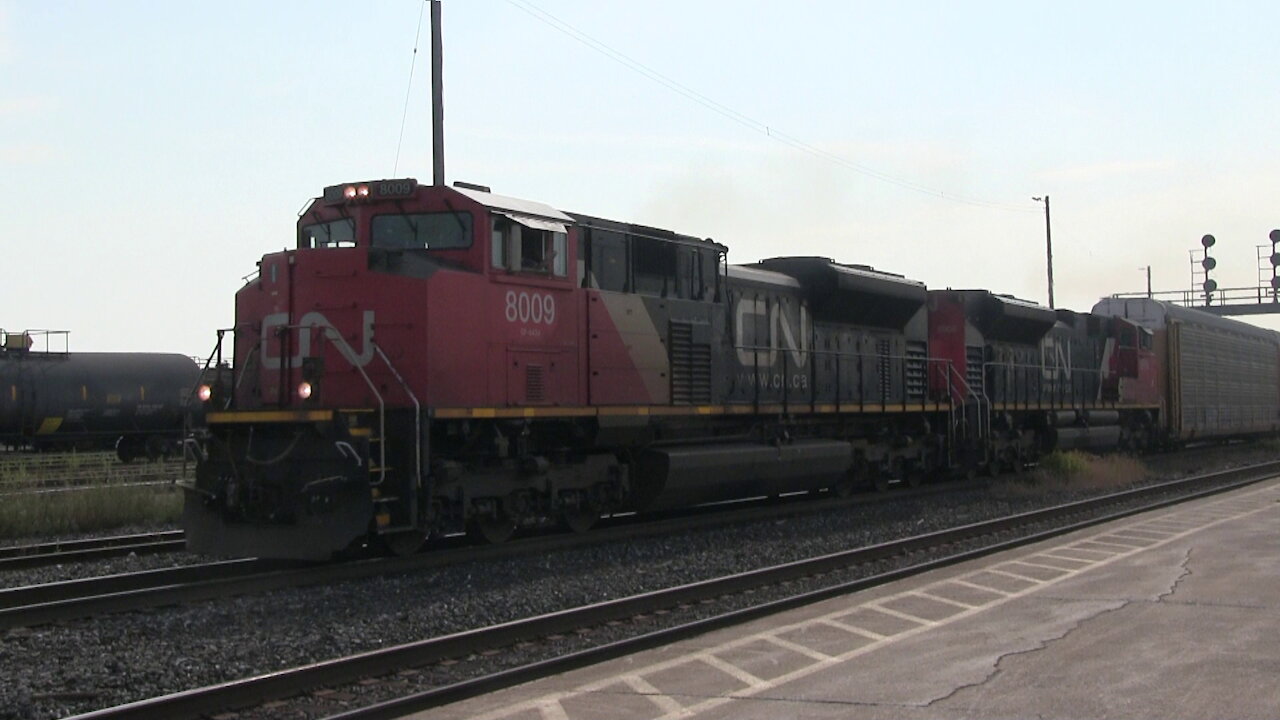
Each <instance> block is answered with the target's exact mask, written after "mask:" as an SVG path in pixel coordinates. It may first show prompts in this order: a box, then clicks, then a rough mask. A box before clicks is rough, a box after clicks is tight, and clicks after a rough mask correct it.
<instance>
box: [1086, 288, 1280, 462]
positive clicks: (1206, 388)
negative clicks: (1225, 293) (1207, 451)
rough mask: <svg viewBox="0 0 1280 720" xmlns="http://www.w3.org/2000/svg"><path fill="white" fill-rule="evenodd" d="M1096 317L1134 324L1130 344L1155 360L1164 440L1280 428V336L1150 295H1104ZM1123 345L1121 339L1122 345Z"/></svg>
mask: <svg viewBox="0 0 1280 720" xmlns="http://www.w3.org/2000/svg"><path fill="white" fill-rule="evenodd" d="M1093 312H1094V314H1095V315H1104V316H1113V317H1117V318H1125V319H1127V320H1130V321H1133V322H1135V323H1137V324H1139V325H1140V326H1141V327H1142V329H1143V330H1142V332H1141V333H1140V334H1139V335H1138V336H1137V337H1135V338H1132V339H1131V340H1130V341H1129V342H1130V343H1133V344H1137V345H1138V346H1139V347H1140V348H1142V349H1148V350H1150V351H1151V352H1150V353H1147V354H1149V355H1151V356H1153V357H1158V358H1163V359H1164V361H1163V362H1159V363H1157V362H1154V361H1153V362H1152V366H1153V368H1154V369H1155V372H1154V373H1151V378H1150V379H1151V382H1153V383H1155V384H1156V385H1157V386H1158V387H1159V388H1160V389H1161V391H1159V392H1157V393H1156V394H1157V395H1158V396H1159V398H1160V409H1159V410H1160V411H1159V414H1158V418H1159V420H1160V422H1159V423H1158V424H1156V423H1154V422H1153V423H1152V424H1151V426H1150V428H1149V431H1150V432H1149V435H1150V437H1151V438H1153V439H1154V440H1158V441H1160V442H1165V443H1178V442H1190V441H1194V440H1201V439H1213V438H1221V437H1241V436H1256V435H1269V434H1274V433H1275V432H1276V431H1277V430H1278V429H1280V334H1277V333H1276V332H1275V331H1272V330H1266V329H1264V328H1259V327H1255V326H1253V325H1249V324H1247V323H1242V322H1237V321H1235V320H1231V319H1228V318H1222V317H1218V316H1216V315H1211V314H1209V313H1204V312H1200V311H1198V310H1192V309H1189V308H1185V307H1179V306H1177V305H1172V304H1170V303H1166V302H1161V301H1158V300H1152V299H1148V298H1104V299H1102V300H1101V301H1099V302H1098V303H1097V304H1096V305H1094V307H1093ZM1123 345H1124V342H1123V341H1122V346H1123Z"/></svg>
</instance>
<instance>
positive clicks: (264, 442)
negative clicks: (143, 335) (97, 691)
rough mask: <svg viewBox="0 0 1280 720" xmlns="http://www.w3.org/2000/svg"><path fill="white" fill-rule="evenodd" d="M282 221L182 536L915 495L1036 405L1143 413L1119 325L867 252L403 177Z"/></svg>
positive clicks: (253, 288)
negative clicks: (881, 263) (292, 223)
mask: <svg viewBox="0 0 1280 720" xmlns="http://www.w3.org/2000/svg"><path fill="white" fill-rule="evenodd" d="M297 233H298V235H297V243H296V247H295V248H293V249H291V250H286V251H284V252H278V253H271V254H268V255H265V256H263V258H262V259H261V261H260V262H259V264H258V272H257V274H256V276H254V277H252V278H251V279H250V280H249V281H248V282H247V283H246V284H245V285H244V286H243V287H242V288H241V289H240V290H239V291H238V292H237V294H236V303H235V307H236V312H235V318H236V322H235V326H234V327H233V328H230V329H229V330H228V331H224V332H223V333H221V334H220V336H219V344H218V347H217V349H216V350H215V353H214V356H215V357H216V358H217V359H218V360H222V359H224V357H229V358H230V360H231V362H232V372H231V373H230V377H231V380H232V384H231V387H229V388H227V389H226V391H225V393H217V392H214V391H212V390H210V391H208V392H207V393H206V394H205V395H204V396H206V397H210V401H209V402H210V404H209V411H208V414H207V417H206V420H207V427H206V428H205V429H203V430H202V431H201V432H200V433H199V434H198V436H197V438H196V441H197V446H198V448H199V454H200V458H199V461H198V465H197V472H196V479H195V481H194V483H192V484H191V485H189V486H188V487H187V490H188V493H187V496H186V504H185V510H184V525H185V527H186V530H187V541H188V545H189V547H190V548H191V549H193V550H196V551H201V552H212V553H221V554H246V555H257V556H270V557H292V558H309V559H323V558H327V557H329V556H330V555H332V554H333V553H335V552H341V551H343V550H344V549H347V548H349V547H351V546H353V545H357V546H358V545H363V544H366V543H369V542H378V543H380V544H382V545H384V546H386V547H387V548H388V549H390V550H392V551H394V552H400V553H405V552H412V551H414V550H416V549H417V548H418V547H420V546H421V544H422V543H423V541H424V539H425V538H427V537H429V536H431V535H438V534H447V533H456V532H464V531H465V532H468V533H471V534H472V535H474V536H475V537H477V538H480V539H483V540H487V541H491V542H492V541H501V540H504V539H505V538H507V537H509V536H510V535H511V534H512V533H513V532H514V531H515V530H516V529H518V528H520V527H528V526H536V525H545V524H548V523H552V522H558V523H562V524H564V525H567V526H568V527H569V528H572V529H575V530H585V529H587V528H589V527H590V526H591V525H592V524H593V522H594V521H595V520H596V519H597V518H598V517H600V515H601V514H604V513H611V512H617V511H621V510H635V511H645V510H650V509H654V508H664V507H673V506H682V505H687V504H693V503H701V502H709V501H715V500H723V499H728V498H734V497H742V496H746V495H757V494H760V495H771V494H778V493H783V492H790V491H802V490H815V489H822V488H826V489H830V490H833V491H836V492H847V491H849V490H851V489H853V488H856V487H859V486H870V485H876V486H881V487H883V486H885V485H887V484H889V483H893V482H905V483H914V482H917V481H919V480H922V479H924V478H926V477H929V476H938V475H945V474H949V473H954V472H961V473H967V472H971V471H975V470H979V469H992V470H994V469H998V468H999V467H1000V466H1001V465H1002V464H1004V465H1010V464H1012V465H1017V464H1020V463H1021V462H1024V461H1027V460H1030V459H1033V458H1034V457H1035V455H1036V454H1037V453H1038V452H1041V451H1043V450H1045V449H1047V447H1048V446H1050V445H1052V443H1053V442H1054V439H1055V438H1056V437H1062V436H1063V435H1065V434H1067V433H1064V432H1063V431H1062V430H1061V429H1059V427H1060V418H1059V416H1060V415H1061V416H1065V415H1066V414H1070V415H1071V417H1072V418H1073V419H1072V422H1073V423H1078V422H1086V423H1087V422H1088V418H1089V417H1093V418H1095V419H1097V418H1099V417H1100V416H1098V415H1093V416H1090V415H1088V413H1090V412H1093V411H1096V410H1103V409H1106V410H1108V411H1115V412H1120V411H1121V410H1123V411H1125V412H1130V411H1132V412H1142V411H1144V410H1145V409H1146V408H1145V406H1143V405H1142V403H1143V402H1146V400H1143V399H1141V398H1138V397H1137V396H1136V395H1133V389H1134V387H1135V386H1134V385H1133V384H1132V383H1129V384H1127V385H1126V384H1125V383H1123V382H1121V383H1116V382H1113V377H1112V376H1113V375H1114V373H1115V372H1118V371H1120V370H1124V368H1128V367H1129V366H1128V365H1124V366H1123V367H1121V365H1123V364H1117V362H1118V360H1117V357H1118V354H1116V353H1112V354H1110V355H1108V354H1107V353H1106V352H1105V346H1106V344H1107V343H1108V342H1109V338H1110V335H1108V333H1112V332H1114V327H1113V326H1114V325H1119V324H1124V323H1111V324H1110V325H1109V324H1107V323H1091V322H1089V321H1088V320H1087V319H1086V320H1085V321H1084V322H1083V323H1075V322H1074V321H1073V322H1072V323H1066V322H1062V323H1060V321H1059V316H1058V315H1057V314H1055V313H1054V312H1053V311H1051V310H1048V309H1045V308H1040V307H1038V306H1035V305H1033V304H1030V303H1021V302H1018V301H1013V300H1011V299H1007V298H1000V297H998V296H994V295H992V294H990V293H985V292H972V293H965V292H959V293H952V292H950V291H945V292H943V293H930V292H929V291H928V290H927V288H925V286H924V285H923V284H922V283H919V282H916V281H913V280H910V279H908V278H905V277H902V276H900V275H894V274H891V273H885V272H881V271H877V270H875V269H872V268H869V267H866V266H858V265H848V264H842V263H838V262H835V261H832V260H830V259H827V258H817V257H783V258H772V259H769V260H764V261H761V262H759V263H753V264H750V265H741V266H733V265H729V264H728V263H727V259H726V257H727V251H728V248H727V247H726V246H725V245H722V244H720V243H717V242H714V241H712V240H709V239H702V238H697V237H692V236H688V235H682V234H679V233H675V232H671V231H669V230H663V229H658V228H652V227H647V226H643V225H637V224H632V223H624V222H617V221H612V220H608V219H604V218H599V217H595V216H590V215H584V214H577V213H566V212H562V211H560V210H557V209H556V208H553V207H550V206H548V205H544V204H541V203H536V202H530V201H525V200H519V199H514V198H509V197H504V196H501V195H497V194H494V193H492V192H490V191H489V190H488V189H487V188H482V187H479V186H469V185H459V186H455V187H445V186H420V185H418V183H417V182H416V181H414V180H412V179H397V180H381V181H373V182H359V183H349V184H344V185H336V186H331V187H328V188H326V189H325V190H324V193H323V194H322V195H321V196H320V197H318V198H316V199H314V200H313V201H312V203H311V204H310V205H309V206H308V207H307V208H306V209H305V210H304V212H303V213H302V215H301V216H300V217H299V221H298V227H297ZM1126 322H1127V321H1126ZM1060 324H1061V325H1062V329H1061V330H1055V327H1057V326H1058V325H1060ZM1130 325H1131V324H1130ZM1055 332H1061V333H1063V335H1062V337H1061V339H1060V340H1054V341H1053V342H1052V343H1050V344H1046V343H1049V340H1046V338H1049V339H1052V338H1055V337H1057V336H1055V335H1054V333H1055ZM1060 349H1061V351H1062V353H1061V356H1062V357H1066V356H1067V355H1070V356H1071V358H1072V360H1071V362H1070V363H1068V364H1067V365H1065V366H1062V367H1058V366H1052V363H1054V362H1057V361H1058V360H1057V359H1058V358H1059V357H1060V353H1059V350H1060ZM1046 363H1049V364H1048V365H1047V364H1046ZM1136 367H1137V366H1136V365H1134V368H1136ZM1124 371H1125V372H1128V370H1124ZM1135 372H1136V370H1135ZM1148 372H1150V370H1149V369H1148ZM1122 391H1124V392H1122ZM1125 392H1128V393H1129V394H1128V395H1126V394H1125ZM1125 405H1133V406H1134V407H1132V408H1129V407H1122V406H1125ZM1101 417H1102V418H1103V419H1109V416H1101ZM1077 418H1079V420H1077ZM1113 424H1114V423H1113ZM1051 430H1056V431H1057V432H1056V433H1055V432H1053V431H1051ZM1086 434H1088V435H1090V436H1091V433H1086Z"/></svg>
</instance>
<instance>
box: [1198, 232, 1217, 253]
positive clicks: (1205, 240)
mask: <svg viewBox="0 0 1280 720" xmlns="http://www.w3.org/2000/svg"><path fill="white" fill-rule="evenodd" d="M1216 242H1218V240H1217V238H1215V237H1214V236H1212V235H1205V236H1204V237H1202V238H1200V244H1201V245H1203V246H1204V248H1205V250H1208V249H1209V248H1211V247H1213V244H1214V243H1216Z"/></svg>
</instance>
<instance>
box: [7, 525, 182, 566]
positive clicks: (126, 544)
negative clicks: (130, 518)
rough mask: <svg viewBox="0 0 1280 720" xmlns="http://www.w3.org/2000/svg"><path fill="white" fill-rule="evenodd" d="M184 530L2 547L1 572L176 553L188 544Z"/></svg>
mask: <svg viewBox="0 0 1280 720" xmlns="http://www.w3.org/2000/svg"><path fill="white" fill-rule="evenodd" d="M184 537H185V533H183V532H182V531H181V530H169V531H164V532H154V533H136V534H132V535H113V536H111V537H100V538H82V539H77V540H60V541H56V542H47V543H39V544H33V545H8V546H5V547H0V572H3V571H5V570H18V569H24V568H32V567H41V566H45V565H56V564H58V563H64V562H81V561H84V560H101V559H103V558H109V557H119V556H121V555H128V554H130V553H133V554H136V555H145V554H152V553H165V552H176V551H179V550H182V549H183V548H185V547H186V540H184V539H183V538H184Z"/></svg>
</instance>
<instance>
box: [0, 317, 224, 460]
mask: <svg viewBox="0 0 1280 720" xmlns="http://www.w3.org/2000/svg"><path fill="white" fill-rule="evenodd" d="M4 335H5V336H4V338H3V342H2V343H0V346H2V347H3V349H2V350H0V444H3V445H4V446H7V447H10V448H33V449H36V450H52V449H81V450H101V449H114V450H115V451H116V454H117V455H118V456H119V458H120V460H121V461H123V462H129V461H131V460H133V459H134V458H137V457H141V456H144V455H145V456H147V457H149V458H152V459H155V458H158V457H160V456H162V455H167V454H169V452H171V451H172V450H173V449H175V448H177V447H178V444H179V443H180V442H181V441H182V434H183V427H184V414H185V412H186V404H187V401H188V400H189V398H190V396H191V393H192V391H193V389H194V388H195V387H196V385H197V382H198V380H199V378H200V374H201V371H200V367H199V365H197V364H196V362H195V361H194V360H192V359H191V358H189V357H187V356H185V355H178V354H167V353H100V352H89V353H82V352H75V353H73V352H69V351H65V350H64V351H61V352H59V351H57V350H49V349H41V350H35V349H32V345H33V340H32V334H31V333H28V332H23V333H5V334H4Z"/></svg>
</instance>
